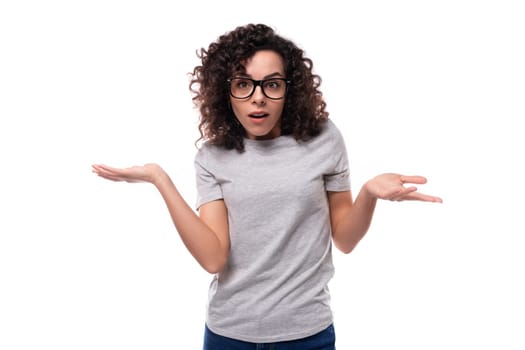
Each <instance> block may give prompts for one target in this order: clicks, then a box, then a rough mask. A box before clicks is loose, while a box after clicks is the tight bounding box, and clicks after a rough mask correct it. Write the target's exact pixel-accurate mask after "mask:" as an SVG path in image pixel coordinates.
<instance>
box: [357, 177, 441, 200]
mask: <svg viewBox="0 0 525 350" xmlns="http://www.w3.org/2000/svg"><path fill="white" fill-rule="evenodd" d="M426 182H427V179H425V178H424V177H423V176H405V175H399V174H391V173H389V174H382V175H378V176H376V177H374V178H373V179H372V180H369V181H368V182H367V183H366V184H365V188H366V190H367V191H368V193H369V194H370V195H371V196H372V197H374V198H379V199H388V200H391V201H404V200H417V201H423V202H437V203H442V202H443V200H442V199H441V198H439V197H435V196H430V195H426V194H423V193H420V192H417V187H415V186H408V187H405V186H404V185H405V184H407V183H411V184H421V185H422V184H425V183H426Z"/></svg>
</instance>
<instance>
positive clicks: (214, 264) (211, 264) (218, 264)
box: [201, 258, 227, 275]
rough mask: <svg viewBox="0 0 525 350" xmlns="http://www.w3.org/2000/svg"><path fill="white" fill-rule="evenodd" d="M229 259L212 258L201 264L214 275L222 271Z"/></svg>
mask: <svg viewBox="0 0 525 350" xmlns="http://www.w3.org/2000/svg"><path fill="white" fill-rule="evenodd" d="M226 262H227V259H226V258H219V259H212V260H210V261H205V262H202V263H201V266H202V268H203V269H204V270H206V272H208V273H210V274H212V275H214V274H216V273H219V272H221V271H222V270H223V269H224V267H225V266H226Z"/></svg>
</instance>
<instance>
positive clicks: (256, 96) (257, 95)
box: [252, 85, 266, 104]
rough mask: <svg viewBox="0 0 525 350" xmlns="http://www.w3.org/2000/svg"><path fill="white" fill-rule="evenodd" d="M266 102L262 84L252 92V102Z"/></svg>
mask: <svg viewBox="0 0 525 350" xmlns="http://www.w3.org/2000/svg"><path fill="white" fill-rule="evenodd" d="M265 102H266V96H264V93H263V91H262V86H260V85H259V86H256V87H255V90H254V91H253V94H252V103H256V104H264V103H265Z"/></svg>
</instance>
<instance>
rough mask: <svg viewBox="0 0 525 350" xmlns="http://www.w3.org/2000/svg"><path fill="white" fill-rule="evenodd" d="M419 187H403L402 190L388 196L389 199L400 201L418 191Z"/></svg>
mask: <svg viewBox="0 0 525 350" xmlns="http://www.w3.org/2000/svg"><path fill="white" fill-rule="evenodd" d="M416 191H417V187H414V186H411V187H407V188H405V187H402V189H401V190H398V191H396V192H394V193H392V194H390V195H389V196H388V199H390V200H391V201H399V200H403V198H405V197H407V196H409V195H410V194H411V193H413V192H416Z"/></svg>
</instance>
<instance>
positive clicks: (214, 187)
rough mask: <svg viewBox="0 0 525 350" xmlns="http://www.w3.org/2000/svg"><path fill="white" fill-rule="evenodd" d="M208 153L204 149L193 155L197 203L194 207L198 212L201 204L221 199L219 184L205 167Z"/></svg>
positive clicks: (207, 167) (206, 166)
mask: <svg viewBox="0 0 525 350" xmlns="http://www.w3.org/2000/svg"><path fill="white" fill-rule="evenodd" d="M208 152H209V151H208V150H206V149H205V148H204V147H203V148H201V149H200V150H199V151H198V152H197V154H196V155H195V161H194V166H195V174H196V181H197V201H196V203H195V207H196V209H197V210H198V209H199V208H200V207H201V206H202V205H203V204H205V203H207V202H211V201H214V200H217V199H221V198H223V196H222V189H221V186H220V183H219V182H218V181H217V179H216V178H215V176H214V174H213V172H212V171H211V170H210V169H209V166H208V165H207V162H206V158H207V153H208Z"/></svg>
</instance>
